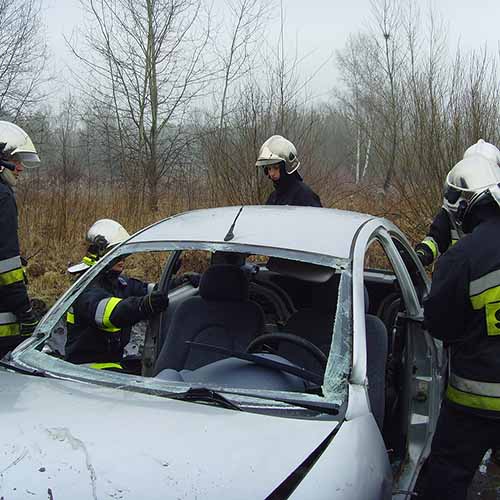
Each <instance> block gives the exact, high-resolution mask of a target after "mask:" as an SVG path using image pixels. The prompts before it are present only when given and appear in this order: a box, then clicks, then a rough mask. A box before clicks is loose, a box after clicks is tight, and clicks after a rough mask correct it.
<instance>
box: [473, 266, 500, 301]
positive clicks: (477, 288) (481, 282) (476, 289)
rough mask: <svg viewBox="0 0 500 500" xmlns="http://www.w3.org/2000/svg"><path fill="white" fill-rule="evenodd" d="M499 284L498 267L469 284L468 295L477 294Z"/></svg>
mask: <svg viewBox="0 0 500 500" xmlns="http://www.w3.org/2000/svg"><path fill="white" fill-rule="evenodd" d="M498 285H500V269H497V270H496V271H492V272H491V273H488V274H485V275H484V276H481V277H480V278H478V279H475V280H473V281H471V282H470V284H469V295H470V296H471V297H472V296H473V295H478V294H480V293H482V292H484V291H486V290H488V289H490V288H493V287H496V286H498Z"/></svg>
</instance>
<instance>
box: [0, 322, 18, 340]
mask: <svg viewBox="0 0 500 500" xmlns="http://www.w3.org/2000/svg"><path fill="white" fill-rule="evenodd" d="M19 333H20V329H19V323H11V324H10V325H0V337H10V336H11V335H19Z"/></svg>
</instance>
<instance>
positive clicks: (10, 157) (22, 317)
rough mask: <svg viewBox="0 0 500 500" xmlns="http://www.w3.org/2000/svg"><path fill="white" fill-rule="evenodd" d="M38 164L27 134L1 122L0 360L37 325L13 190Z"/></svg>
mask: <svg viewBox="0 0 500 500" xmlns="http://www.w3.org/2000/svg"><path fill="white" fill-rule="evenodd" d="M39 163H40V159H39V158H38V154H37V152H36V149H35V146H34V145H33V142H32V141H31V139H30V137H29V136H28V134H27V133H26V132H25V131H24V130H23V129H22V128H20V127H18V126H17V125H15V124H14V123H10V122H6V121H0V229H1V232H2V235H1V237H0V357H2V356H3V355H5V354H6V353H7V352H8V351H10V350H12V349H13V348H14V347H16V346H17V345H18V344H19V343H20V342H22V341H23V340H24V339H25V338H26V336H28V335H31V333H33V331H34V329H35V327H36V325H37V319H36V317H35V315H34V313H33V310H32V307H31V302H30V299H29V297H28V292H27V289H26V283H25V278H24V273H23V269H22V264H21V256H20V252H19V237H18V222H17V205H16V198H15V195H14V189H13V188H14V186H15V185H16V182H17V179H18V177H19V176H20V175H21V173H22V172H23V170H24V168H25V167H28V168H29V167H34V166H37V165H38V164H39Z"/></svg>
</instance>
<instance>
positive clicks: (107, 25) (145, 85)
mask: <svg viewBox="0 0 500 500" xmlns="http://www.w3.org/2000/svg"><path fill="white" fill-rule="evenodd" d="M81 1H82V5H83V6H84V7H85V8H86V10H87V12H88V14H89V16H90V17H89V19H90V24H89V26H88V27H87V30H86V31H85V32H84V36H85V48H79V47H76V45H75V44H73V45H72V49H73V52H74V54H75V55H76V56H77V57H78V58H79V60H80V61H81V62H82V63H83V64H84V66H85V67H87V69H88V70H89V73H88V74H86V75H85V76H84V77H83V78H80V83H81V86H82V89H83V90H84V92H85V93H86V94H87V96H88V97H89V98H90V99H92V100H93V101H94V102H98V103H99V104H101V105H102V106H104V107H106V108H107V107H109V106H111V107H112V109H113V111H114V121H115V125H116V130H117V132H118V143H119V145H120V150H121V160H120V162H121V165H122V168H127V169H128V172H127V175H129V176H136V179H142V180H144V183H143V184H142V186H137V182H135V187H136V188H139V189H141V188H142V189H145V190H147V194H148V204H149V206H150V208H151V209H153V210H157V208H158V197H159V190H160V184H161V181H162V179H165V178H166V177H167V176H168V175H169V174H170V173H171V171H172V169H173V168H174V166H175V164H176V161H177V159H178V158H179V156H180V155H182V151H183V148H184V147H186V145H187V143H188V142H189V140H188V138H187V137H186V135H185V133H184V132H185V131H184V128H183V125H184V121H185V117H186V113H187V110H188V107H189V106H190V104H191V103H192V102H193V100H194V99H195V98H196V97H197V96H199V95H200V94H201V93H202V92H203V91H204V89H205V88H206V86H207V83H208V82H209V79H210V73H211V70H209V67H208V64H207V61H206V57H205V50H204V49H205V48H206V46H207V43H208V40H209V35H210V32H209V26H208V16H203V9H202V3H201V0H138V1H137V0H81ZM203 19H205V20H206V24H204V25H202V20H203ZM138 174H139V175H138Z"/></svg>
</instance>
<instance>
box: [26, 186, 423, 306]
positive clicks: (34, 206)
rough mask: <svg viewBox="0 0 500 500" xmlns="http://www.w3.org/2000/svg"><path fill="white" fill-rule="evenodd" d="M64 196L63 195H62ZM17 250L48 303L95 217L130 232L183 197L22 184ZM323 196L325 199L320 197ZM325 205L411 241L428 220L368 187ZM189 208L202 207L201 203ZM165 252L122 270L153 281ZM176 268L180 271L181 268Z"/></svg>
mask: <svg viewBox="0 0 500 500" xmlns="http://www.w3.org/2000/svg"><path fill="white" fill-rule="evenodd" d="M64 197H65V198H64ZM17 198H18V206H19V224H20V242H21V251H22V253H23V254H24V255H26V256H27V257H30V256H32V257H31V259H30V261H29V266H28V272H29V277H30V283H29V290H30V295H31V296H32V297H37V298H40V299H43V300H45V301H46V302H47V303H48V304H49V305H50V304H52V303H53V302H54V301H55V300H56V299H57V297H59V296H60V295H61V293H62V292H64V291H65V290H66V289H67V288H68V286H69V285H70V284H71V282H72V278H71V276H70V275H68V273H67V272H66V269H67V267H68V265H69V264H70V263H76V262H79V261H80V259H81V258H82V256H83V255H84V253H85V250H86V245H85V242H84V238H85V234H86V231H87V229H88V228H89V227H90V225H91V224H92V223H93V222H95V221H96V220H97V219H100V218H111V219H115V220H117V221H119V222H120V223H121V224H122V225H123V226H124V227H125V228H126V229H127V230H128V231H129V232H130V233H132V232H135V231H137V230H138V229H140V228H142V227H144V226H146V225H149V224H151V223H153V222H155V221H157V220H160V219H163V218H165V217H168V216H169V215H171V214H173V213H178V212H181V211H183V210H184V209H187V208H188V207H187V204H183V202H182V199H180V198H179V196H176V195H175V194H174V193H165V196H164V197H162V198H161V199H160V208H159V210H158V211H157V212H151V211H148V210H147V209H145V208H143V207H144V206H145V204H144V203H140V200H137V199H136V200H134V199H133V196H131V195H130V194H127V192H126V191H125V190H124V189H117V190H114V191H113V192H111V191H110V190H109V189H107V188H104V187H101V186H94V189H93V190H91V189H89V188H88V187H86V186H79V187H73V188H72V189H70V190H66V191H65V192H61V191H60V190H58V189H56V188H54V189H51V190H36V189H34V187H33V186H21V188H20V189H19V190H18V196H17ZM323 198H324V197H323ZM323 201H324V204H325V206H329V207H332V208H341V209H346V210H353V211H359V212H364V213H371V214H375V215H379V216H383V217H387V218H388V219H390V220H391V221H393V222H394V223H395V224H397V225H398V226H399V227H400V228H401V229H402V230H403V232H404V233H405V234H406V235H407V236H408V237H409V238H410V240H411V241H412V242H413V243H414V242H416V241H418V240H419V239H420V238H422V237H423V234H424V232H425V228H426V227H427V226H428V224H429V223H430V220H425V219H424V218H422V220H418V221H414V220H411V218H410V217H408V216H407V215H405V214H407V213H411V211H410V210H408V211H406V210H405V206H404V204H403V203H401V200H399V199H398V197H397V196H396V195H391V196H389V197H383V196H381V195H380V194H377V192H376V191H375V190H374V188H373V187H372V186H365V187H362V188H360V187H359V186H343V188H342V190H338V191H337V192H336V193H335V196H334V197H332V198H331V199H323ZM190 205H191V206H190V207H189V208H199V207H204V206H207V203H206V202H205V201H200V202H199V203H198V205H197V206H196V204H195V206H193V203H192V202H191V203H190ZM166 257H167V256H166V254H158V255H157V256H155V257H154V258H151V257H146V256H136V257H131V258H129V259H128V260H127V272H128V273H129V274H130V275H131V276H136V277H138V278H140V279H144V280H147V281H153V280H157V279H158V276H159V274H160V270H161V268H162V266H163V264H164V262H165V259H166ZM187 264H188V263H187V262H185V263H184V266H183V269H184V270H185V269H186V268H190V269H196V268H197V265H198V264H199V265H200V266H201V265H204V264H205V263H201V262H200V263H194V262H193V263H191V262H190V263H189V265H187ZM183 269H181V271H182V270H183Z"/></svg>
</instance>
